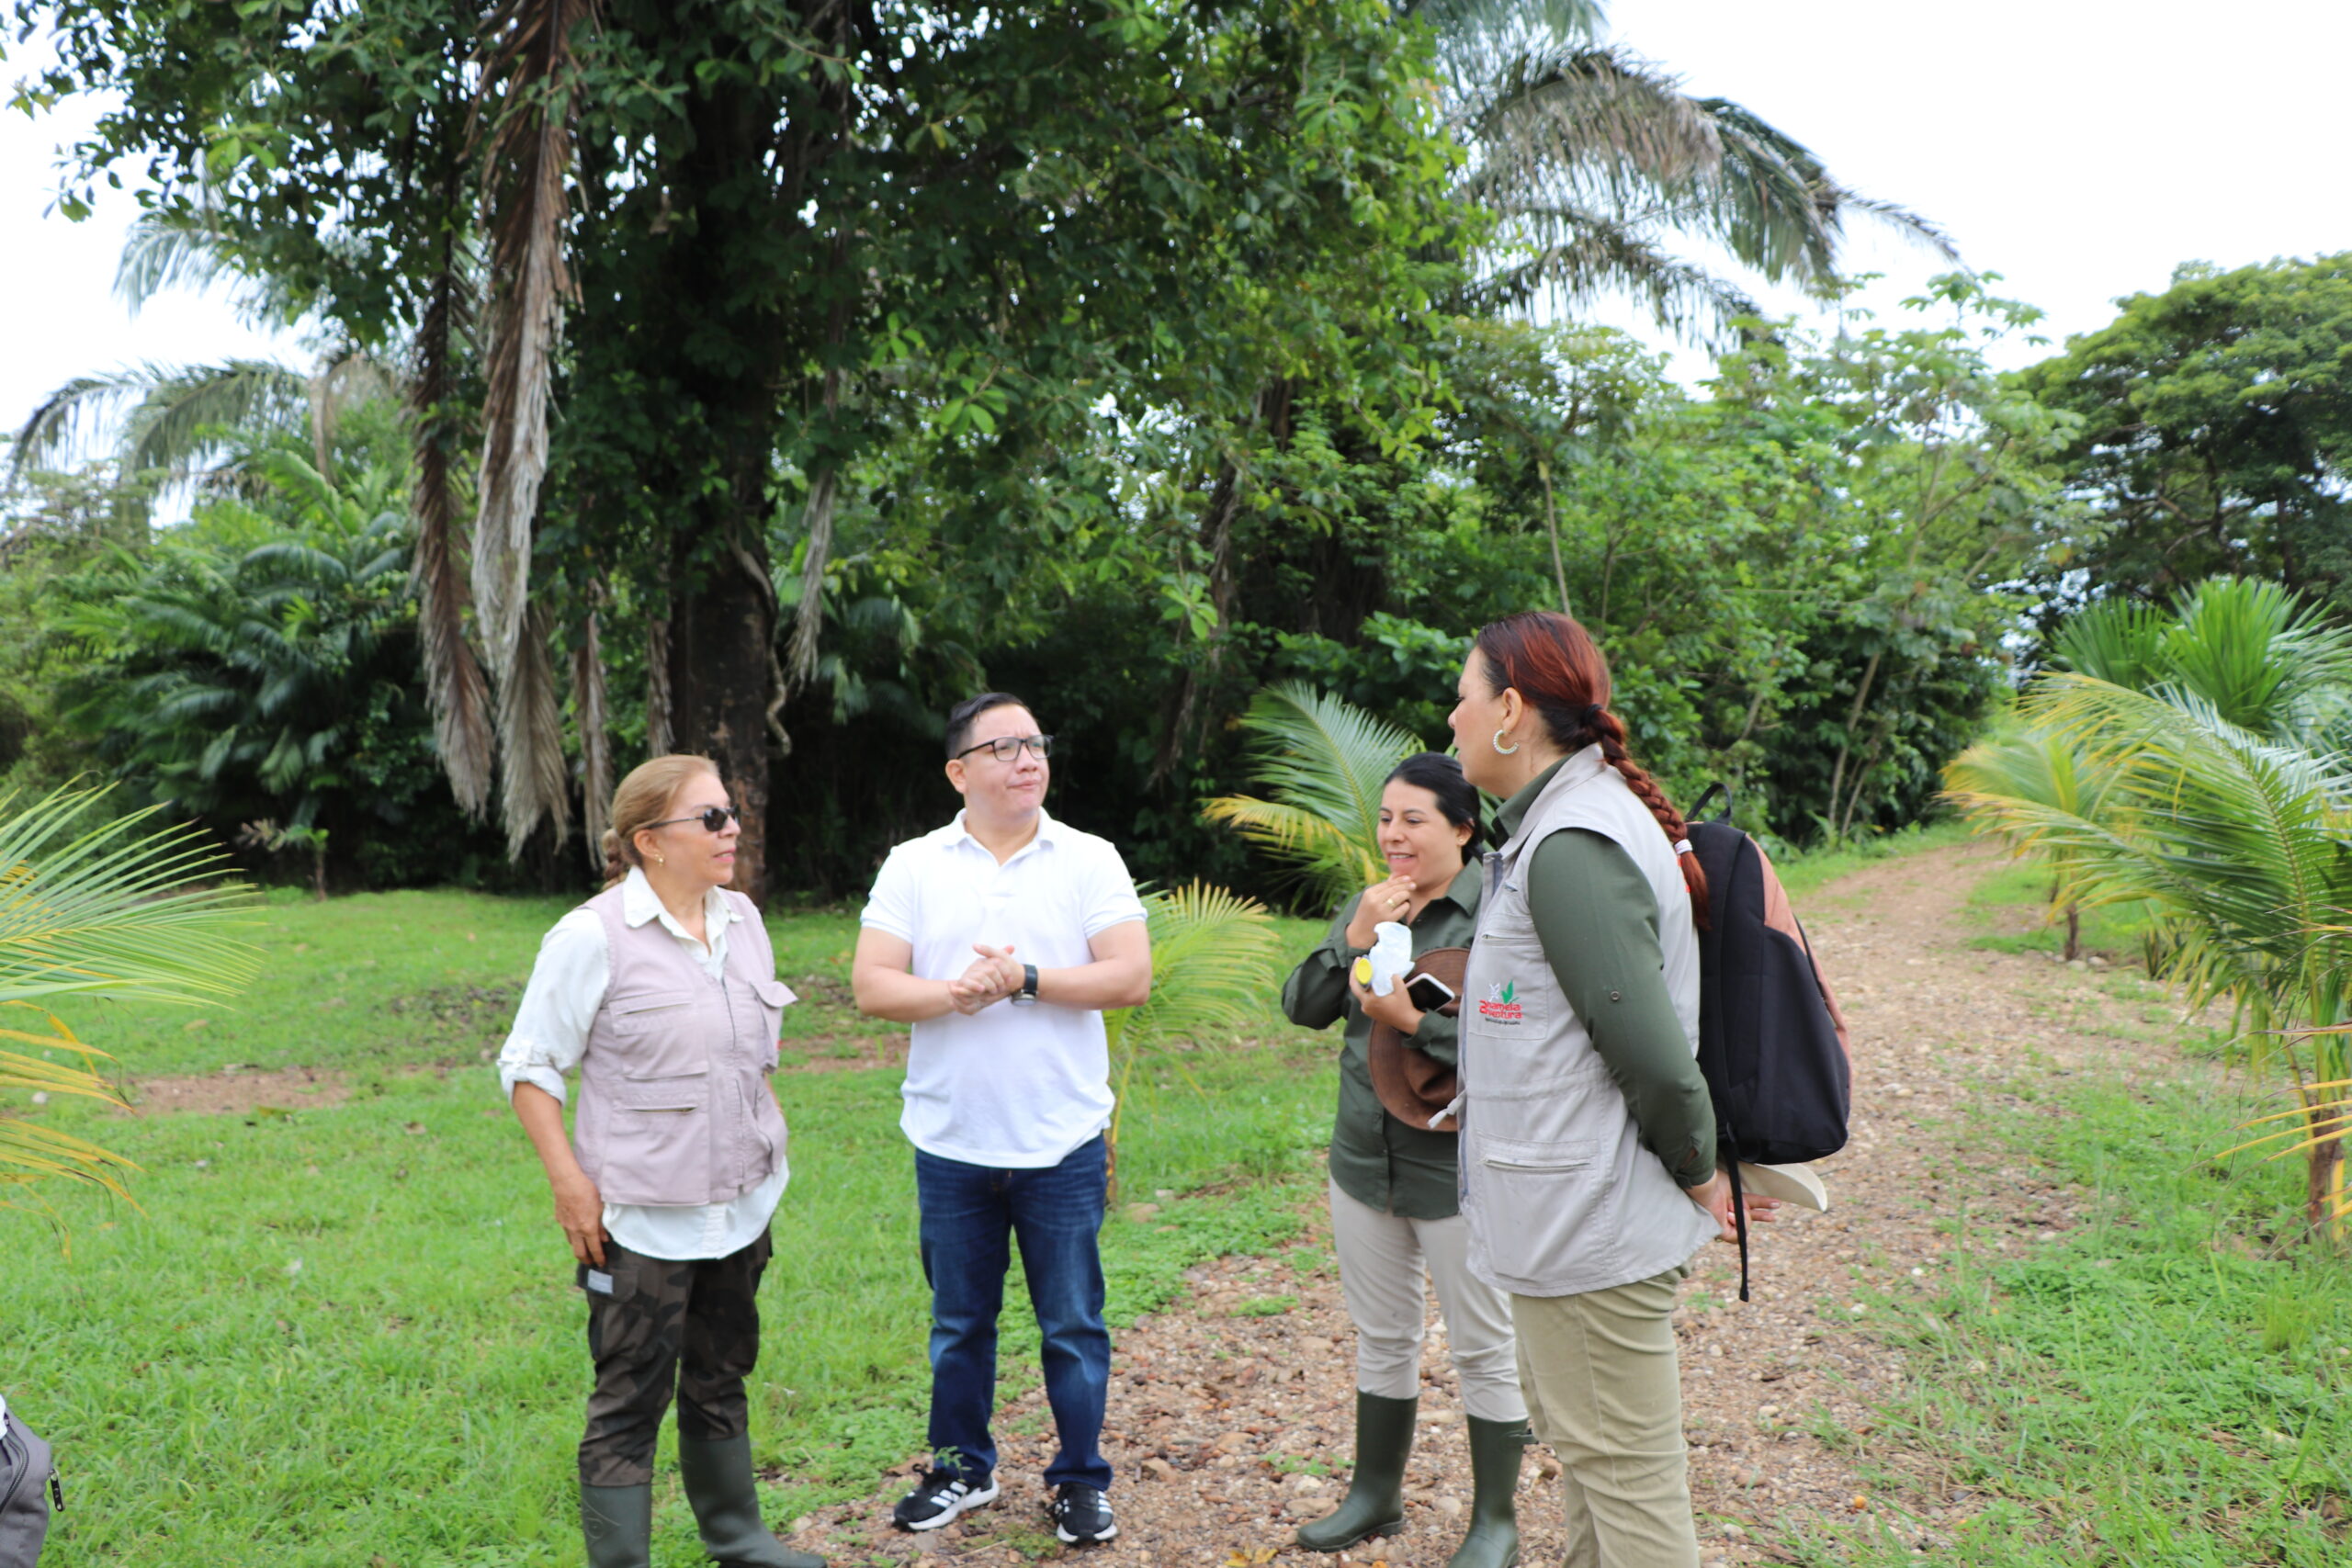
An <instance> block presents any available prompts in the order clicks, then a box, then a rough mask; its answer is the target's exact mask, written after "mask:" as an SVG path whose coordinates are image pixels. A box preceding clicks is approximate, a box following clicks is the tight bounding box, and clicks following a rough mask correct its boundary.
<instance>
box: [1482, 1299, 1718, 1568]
mask: <svg viewBox="0 0 2352 1568" xmlns="http://www.w3.org/2000/svg"><path fill="white" fill-rule="evenodd" d="M1689 1274H1690V1269H1689V1267H1688V1266H1687V1265H1686V1266H1684V1267H1681V1268H1676V1269H1668V1270H1667V1271H1666V1272H1665V1273H1663V1274H1659V1275H1657V1276H1655V1277H1653V1278H1651V1279H1647V1280H1635V1281H1634V1283H1632V1284H1630V1285H1616V1286H1612V1287H1611V1288H1610V1289H1608V1290H1605V1291H1589V1292H1586V1293H1584V1294H1583V1295H1578V1296H1513V1297H1511V1299H1510V1300H1511V1318H1512V1321H1513V1323H1514V1324H1515V1325H1516V1326H1517V1327H1518V1330H1519V1382H1520V1386H1521V1389H1523V1390H1524V1391H1525V1392H1526V1394H1527V1409H1528V1418H1529V1422H1530V1424H1531V1425H1532V1427H1534V1428H1535V1436H1536V1438H1537V1439H1538V1440H1540V1441H1543V1442H1546V1443H1549V1444H1551V1445H1552V1451H1553V1452H1554V1453H1555V1454H1557V1455H1559V1458H1560V1487H1561V1492H1562V1494H1563V1501H1564V1503H1565V1505H1566V1513H1567V1539H1568V1550H1567V1554H1566V1556H1565V1557H1564V1558H1563V1559H1562V1560H1561V1561H1562V1568H1697V1564H1698V1562H1699V1535H1698V1530H1697V1529H1696V1528H1695V1527H1694V1525H1693V1524H1692V1522H1691V1481H1690V1474H1689V1472H1688V1470H1687V1468H1686V1456H1685V1452H1684V1449H1683V1444H1682V1385H1681V1382H1680V1377H1679V1369H1678V1367H1677V1365H1676V1362H1675V1354H1674V1323H1673V1315H1672V1314H1673V1312H1674V1294H1675V1287H1676V1286H1677V1285H1678V1284H1679V1283H1680V1282H1681V1281H1682V1280H1684V1279H1685V1278H1686V1277H1688V1275H1689Z"/></svg>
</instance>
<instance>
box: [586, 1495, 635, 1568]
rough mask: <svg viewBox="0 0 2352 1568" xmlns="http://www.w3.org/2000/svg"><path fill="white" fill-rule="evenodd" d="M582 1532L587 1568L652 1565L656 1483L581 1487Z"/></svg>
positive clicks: (624, 1567)
mask: <svg viewBox="0 0 2352 1568" xmlns="http://www.w3.org/2000/svg"><path fill="white" fill-rule="evenodd" d="M580 1533H581V1534H582V1535H583V1536H585V1537H587V1538H588V1568H651V1564H652V1562H653V1483H651V1482H650V1481H649V1482H646V1483H644V1484H642V1485H639V1486H582V1487H581V1488H580Z"/></svg>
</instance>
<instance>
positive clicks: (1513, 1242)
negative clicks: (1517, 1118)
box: [1467, 1131, 1616, 1281]
mask: <svg viewBox="0 0 2352 1568" xmlns="http://www.w3.org/2000/svg"><path fill="white" fill-rule="evenodd" d="M1467 1136H1468V1137H1469V1139H1470V1141H1471V1156H1472V1157H1473V1158H1475V1159H1476V1161H1477V1162H1478V1185H1479V1186H1480V1187H1481V1188H1483V1189H1484V1195H1483V1198H1482V1201H1481V1206H1482V1207H1483V1208H1484V1209H1485V1210H1486V1211H1487V1213H1488V1215H1489V1216H1490V1217H1491V1218H1492V1219H1493V1220H1494V1222H1495V1223H1494V1224H1491V1225H1489V1227H1488V1228H1487V1256H1488V1258H1489V1260H1490V1262H1491V1264H1492V1266H1493V1268H1494V1270H1495V1272H1496V1273H1497V1274H1498V1275H1501V1276H1503V1277H1505V1278H1506V1279H1508V1280H1521V1281H1532V1280H1541V1279H1542V1278H1543V1277H1544V1274H1545V1272H1546V1271H1547V1270H1550V1269H1555V1268H1557V1267H1558V1265H1559V1264H1560V1262H1561V1260H1562V1259H1564V1258H1570V1257H1572V1256H1576V1255H1577V1254H1578V1253H1580V1252H1589V1250H1590V1249H1591V1247H1592V1244H1593V1238H1594V1235H1595V1234H1600V1235H1606V1234H1607V1227H1608V1226H1609V1225H1610V1224H1611V1223H1612V1215H1611V1212H1612V1210H1613V1209H1614V1207H1615V1201H1614V1200H1615V1190H1616V1182H1615V1179H1614V1178H1613V1176H1612V1174H1611V1170H1610V1169H1609V1166H1608V1162H1607V1159H1606V1157H1605V1155H1604V1151H1603V1150H1602V1148H1601V1140H1600V1139H1599V1138H1564V1139H1557V1140H1549V1141H1544V1142H1535V1141H1531V1140H1526V1139H1520V1138H1495V1137H1480V1136H1479V1135H1478V1134H1476V1132H1475V1131H1473V1132H1472V1133H1470V1134H1467ZM1595 1227H1599V1229H1598V1231H1597V1232H1596V1230H1595Z"/></svg>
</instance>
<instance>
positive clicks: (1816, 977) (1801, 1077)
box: [1690, 784, 1853, 1301]
mask: <svg viewBox="0 0 2352 1568" xmlns="http://www.w3.org/2000/svg"><path fill="white" fill-rule="evenodd" d="M1717 795H1722V796H1723V810H1722V811H1721V812H1720V813H1718V814H1717V815H1716V816H1713V817H1712V818H1705V819H1703V820H1702V819H1700V818H1699V813H1700V812H1702V811H1704V810H1705V809H1706V807H1707V805H1708V803H1709V802H1710V801H1712V800H1713V799H1714V798H1715V796H1717ZM1690 837H1691V852H1692V853H1693V854H1695V855H1697V856H1698V857H1699V864H1700V867H1701V869H1702V870H1703V871H1705V872H1706V874H1707V913H1708V917H1709V919H1708V922H1707V929H1706V930H1704V931H1701V932H1700V933H1699V1070H1700V1071H1701V1073H1702V1074H1703V1075H1705V1077H1706V1080H1707V1094H1708V1098H1709V1099H1711V1100H1713V1102H1714V1108H1715V1135H1716V1139H1717V1142H1718V1145H1719V1146H1720V1147H1721V1149H1722V1155H1723V1160H1724V1164H1725V1165H1726V1166H1727V1167H1729V1168H1730V1170H1731V1180H1732V1210H1733V1214H1734V1216H1735V1219H1736V1224H1737V1226H1738V1230H1739V1299H1740V1300H1741V1301H1746V1300H1747V1206H1746V1204H1745V1203H1744V1202H1742V1201H1741V1194H1740V1182H1739V1166H1740V1162H1741V1161H1743V1160H1744V1161H1747V1163H1749V1164H1751V1165H1794V1164H1798V1163H1800V1162H1803V1161H1805V1160H1816V1159H1820V1158H1822V1157H1824V1156H1827V1155H1834V1154H1836V1153H1837V1152H1838V1150H1839V1149H1842V1148H1844V1147H1845V1146H1846V1118H1847V1114H1848V1112H1849V1110H1850V1108H1851V1104H1852V1098H1853V1072H1852V1067H1851V1065H1850V1063H1849V1058H1848V1055H1847V1049H1846V1038H1845V1035H1846V1030H1845V1025H1844V1022H1843V1021H1842V1020H1840V1019H1839V1018H1838V1012H1837V1004H1836V1002H1835V1001H1834V1000H1833V999H1832V998H1831V997H1830V994H1829V987H1827V986H1826V985H1825V984H1824V983H1823V982H1822V978H1821V971H1820V969H1819V967H1818V966H1817V965H1815V963H1814V960H1813V949H1812V946H1811V944H1809V943H1808V942H1806V941H1805V935H1804V927H1803V926H1802V925H1800V924H1799V923H1798V922H1797V918H1796V911H1795V910H1794V909H1792V908H1790V907H1789V900H1788V895H1787V894H1785V893H1784V892H1782V891H1781V879H1780V878H1779V877H1778V876H1777V875H1775V874H1773V871H1772V863H1771V862H1770V860H1768V859H1767V858H1765V854H1764V852H1763V850H1762V848H1761V847H1760V846H1758V843H1757V842H1756V840H1753V839H1751V838H1749V837H1748V836H1747V834H1745V833H1743V832H1741V831H1740V830H1739V829H1737V828H1735V827H1733V826H1732V822H1731V792H1730V791H1729V790H1727V789H1725V788H1724V786H1723V785H1722V784H1715V785H1713V786H1711V787H1710V788H1709V789H1708V790H1707V792H1706V794H1704V795H1701V796H1700V797H1699V802H1698V805H1697V806H1696V807H1694V808H1693V810H1692V813H1691V818H1690Z"/></svg>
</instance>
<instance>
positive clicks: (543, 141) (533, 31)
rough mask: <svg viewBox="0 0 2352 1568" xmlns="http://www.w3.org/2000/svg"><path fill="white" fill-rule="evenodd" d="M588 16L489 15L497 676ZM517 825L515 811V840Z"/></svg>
mask: <svg viewBox="0 0 2352 1568" xmlns="http://www.w3.org/2000/svg"><path fill="white" fill-rule="evenodd" d="M585 14H586V7H585V6H582V5H581V4H579V3H578V0H505V3H504V4H503V5H501V6H500V7H499V8H498V10H497V12H496V13H495V15H494V16H493V17H492V23H491V37H492V48H491V50H490V59H489V62H488V64H487V65H486V67H485V69H484V71H483V73H482V80H483V83H484V85H485V89H486V90H487V89H488V88H489V86H490V85H492V84H495V85H496V87H497V91H498V95H499V96H498V101H497V103H496V104H495V106H494V107H492V121H491V125H490V128H489V137H488V149H487V154H486V158H485V164H484V166H485V167H486V169H487V170H488V175H487V178H486V180H485V187H484V192H483V205H484V208H485V213H486V217H485V227H486V228H487V229H488V230H489V232H490V247H491V252H490V263H491V276H492V278H493V279H494V280H495V281H494V284H493V288H492V298H491V305H490V312H489V317H488V333H487V344H486V351H485V353H484V355H483V358H484V361H485V370H486V378H487V381H488V387H487V389H486V391H485V393H484V396H483V402H482V443H481V470H480V477H479V479H477V481H476V483H475V487H474V488H475V505H476V507H477V511H476V513H475V518H474V538H473V545H474V560H473V590H474V604H475V605H476V607H477V609H478V611H479V613H480V615H481V628H482V638H483V641H484V642H485V643H486V644H487V645H488V649H489V654H490V663H491V668H492V670H493V671H495V672H497V673H498V674H499V676H500V677H501V678H502V679H504V678H506V677H507V675H508V673H509V671H510V670H511V669H512V668H513V667H514V666H515V664H516V663H517V661H518V660H519V659H520V658H521V652H520V649H519V644H520V643H521V641H522V638H523V623H524V608H525V605H526V603H527V601H528V598H529V593H530V575H531V539H532V535H533V532H534V529H535V526H536V524H537V515H538V503H539V481H540V480H541V479H542V478H544V477H545V475H546V473H547V464H548V392H549V388H550V383H551V382H552V380H553V378H554V374H555V355H556V348H557V344H558V343H559V341H560V338H561V335H562V331H563V303H564V299H565V296H566V295H568V294H569V293H570V292H571V278H570V275H569V273H568V271H567V270H566V267H565V264H564V254H563V233H564V225H565V220H566V216H567V210H568V204H567V200H566V197H565V191H564V185H565V177H566V175H567V172H568V171H569V170H570V168H571V108H572V95H573V93H574V91H575V88H576V83H575V80H574V78H575V71H574V65H575V62H574V59H573V54H572V33H573V30H574V29H575V28H578V27H579V26H580V25H581V23H582V20H583V19H584V17H585ZM510 744H512V741H511V740H510ZM510 795H511V791H510ZM514 826H515V824H514V819H513V818H512V817H511V815H510V817H509V819H508V823H507V829H508V832H509V834H510V836H511V835H512V833H513V831H514Z"/></svg>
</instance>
